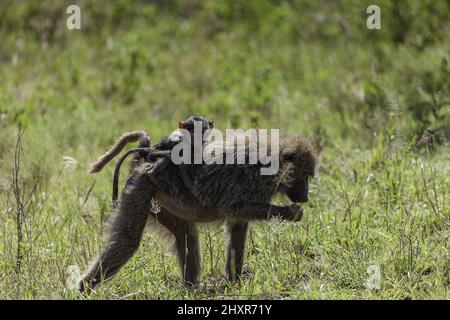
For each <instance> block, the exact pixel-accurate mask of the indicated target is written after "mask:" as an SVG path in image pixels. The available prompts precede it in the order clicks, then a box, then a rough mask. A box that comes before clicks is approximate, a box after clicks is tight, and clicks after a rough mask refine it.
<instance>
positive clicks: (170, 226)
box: [155, 208, 201, 284]
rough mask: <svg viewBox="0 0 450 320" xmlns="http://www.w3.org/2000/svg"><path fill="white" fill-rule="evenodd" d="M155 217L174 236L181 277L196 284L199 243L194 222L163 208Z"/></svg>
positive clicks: (198, 268)
mask: <svg viewBox="0 0 450 320" xmlns="http://www.w3.org/2000/svg"><path fill="white" fill-rule="evenodd" d="M155 218H156V219H157V220H158V222H160V223H161V224H162V225H163V226H164V227H165V228H166V229H167V230H169V231H170V232H171V233H172V234H173V235H174V236H175V245H176V250H177V256H178V262H179V266H180V272H181V277H182V279H183V281H185V282H186V284H197V283H198V282H199V280H200V279H199V276H200V260H201V259H200V245H199V235H198V232H197V229H196V227H195V224H194V223H192V222H189V221H186V220H183V219H180V218H178V217H177V216H175V215H173V214H171V213H170V212H169V211H167V210H166V209H164V208H161V211H160V212H159V213H158V214H156V215H155Z"/></svg>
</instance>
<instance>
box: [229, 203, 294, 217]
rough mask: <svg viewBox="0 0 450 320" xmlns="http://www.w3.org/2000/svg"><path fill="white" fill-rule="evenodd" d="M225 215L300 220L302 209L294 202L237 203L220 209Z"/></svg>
mask: <svg viewBox="0 0 450 320" xmlns="http://www.w3.org/2000/svg"><path fill="white" fill-rule="evenodd" d="M222 213H223V215H224V216H225V217H228V218H231V219H236V220H245V221H252V220H269V219H271V218H273V217H277V218H280V219H283V220H289V221H300V220H301V218H302V216H303V209H302V208H301V207H299V206H297V205H295V204H293V205H290V206H284V207H280V206H275V205H273V204H269V203H246V202H244V203H238V204H236V205H235V206H233V207H232V208H229V209H224V210H223V211H222Z"/></svg>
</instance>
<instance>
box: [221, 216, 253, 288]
mask: <svg viewBox="0 0 450 320" xmlns="http://www.w3.org/2000/svg"><path fill="white" fill-rule="evenodd" d="M226 226H227V232H228V234H229V239H228V248H227V251H228V252H227V264H226V273H227V277H228V280H230V281H234V280H237V279H239V277H240V276H241V273H242V264H243V263H244V252H245V240H246V238H247V229H248V222H239V221H233V222H231V221H227V224H226Z"/></svg>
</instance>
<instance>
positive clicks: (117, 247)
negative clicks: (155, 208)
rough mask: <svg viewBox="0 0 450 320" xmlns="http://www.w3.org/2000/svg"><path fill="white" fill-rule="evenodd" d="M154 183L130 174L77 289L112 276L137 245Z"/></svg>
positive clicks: (93, 284) (139, 175)
mask: <svg viewBox="0 0 450 320" xmlns="http://www.w3.org/2000/svg"><path fill="white" fill-rule="evenodd" d="M153 192H154V189H153V186H152V184H151V183H150V181H149V179H148V177H147V176H146V174H145V173H144V174H142V173H137V172H135V173H134V174H133V178H132V179H129V180H128V183H127V185H126V187H125V190H124V191H123V193H122V195H121V199H120V202H119V206H118V208H117V209H115V213H114V216H113V217H112V224H111V230H110V235H109V239H108V243H107V245H106V247H105V248H103V249H102V251H101V253H100V255H99V256H98V257H97V259H96V260H95V261H94V263H93V264H92V266H91V267H90V268H89V270H88V271H87V273H86V274H85V276H84V277H83V279H82V282H80V290H81V291H85V290H86V289H93V288H94V287H95V286H96V285H97V284H98V283H100V282H101V281H102V280H104V279H108V278H111V277H112V276H113V275H114V274H115V273H116V272H117V271H118V270H119V269H120V268H121V267H122V266H123V265H124V264H125V263H126V262H127V261H128V260H129V259H130V258H131V256H132V255H133V254H134V252H135V251H136V250H137V248H138V247H139V243H140V241H141V237H142V232H143V230H144V227H145V224H146V221H147V217H148V213H149V209H150V202H151V198H152V194H153Z"/></svg>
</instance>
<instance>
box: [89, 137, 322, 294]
mask: <svg viewBox="0 0 450 320" xmlns="http://www.w3.org/2000/svg"><path fill="white" fill-rule="evenodd" d="M280 142H281V143H280V152H279V155H278V156H279V160H280V171H279V172H278V173H277V174H276V175H274V176H263V175H261V174H260V168H261V164H256V165H248V164H245V165H219V164H210V165H207V164H201V165H174V164H173V163H172V164H171V165H169V166H168V167H167V168H165V169H164V170H163V171H162V172H160V174H159V177H158V178H159V179H160V180H161V181H165V183H166V185H165V186H164V189H165V190H163V189H162V188H160V187H156V186H155V185H154V184H153V183H152V180H151V178H150V176H149V173H151V171H152V167H153V164H152V163H148V162H146V163H143V164H141V165H139V166H138V167H137V168H135V170H134V171H133V173H132V175H131V177H130V178H129V179H128V181H127V185H126V187H125V190H124V191H123V193H122V195H121V198H120V201H119V206H118V208H117V209H116V213H115V215H114V220H113V223H112V228H111V230H110V239H109V241H108V244H107V246H106V247H105V248H106V249H104V250H103V251H102V252H101V253H100V255H99V256H98V257H97V259H96V260H95V262H94V263H93V264H92V266H91V267H90V268H89V270H88V271H87V273H86V274H85V276H84V277H83V280H82V281H81V282H80V290H82V291H84V290H86V289H87V288H93V287H94V286H95V285H96V284H98V283H99V282H100V281H101V280H102V279H106V278H110V277H111V276H113V275H114V274H115V273H116V272H117V271H118V270H119V268H120V267H121V266H122V265H123V264H125V263H126V261H128V259H129V258H130V257H131V256H132V255H133V253H134V252H135V251H136V250H137V248H138V246H139V242H140V239H141V235H142V231H143V229H144V226H145V223H146V220H147V217H148V216H150V217H153V218H155V219H157V220H158V221H159V222H160V223H161V224H162V225H163V226H164V227H165V228H167V230H169V231H170V232H171V233H172V234H173V235H174V236H175V242H176V247H177V253H178V259H179V263H180V269H181V276H182V278H183V279H184V281H185V282H186V283H189V284H196V283H198V281H199V275H200V249H199V236H198V232H197V230H196V227H195V223H196V222H208V221H215V220H221V219H224V220H225V221H226V224H227V229H228V233H229V235H230V238H229V244H228V249H227V250H228V256H227V262H226V273H227V276H228V278H229V279H230V280H235V279H238V278H239V277H240V274H241V271H242V265H243V260H244V249H245V239H246V233H247V229H248V223H249V222H250V221H253V220H268V219H271V218H272V217H278V218H281V219H283V220H288V221H298V220H300V219H301V217H302V214H303V210H302V209H301V207H299V206H297V205H295V204H293V205H290V206H276V205H273V204H270V200H271V198H272V197H273V196H274V195H275V194H277V193H281V194H287V195H288V196H289V197H290V198H291V199H292V200H293V201H300V202H306V201H307V191H308V177H310V176H313V175H314V173H315V172H314V171H315V167H316V155H315V152H314V150H313V147H312V146H311V144H310V143H309V142H308V141H307V140H305V139H304V138H301V137H298V136H287V137H284V138H282V139H281V141H280ZM224 152H226V151H224ZM183 171H187V173H188V174H190V175H191V176H192V177H193V181H192V184H190V185H186V184H185V181H184V180H183V179H182V176H183ZM150 175H151V174H150ZM305 192H306V197H305ZM152 197H153V198H155V199H156V200H157V201H158V202H159V204H160V205H161V211H160V212H159V213H156V214H155V213H153V212H151V211H150V208H151V199H152ZM149 213H150V214H149Z"/></svg>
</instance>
